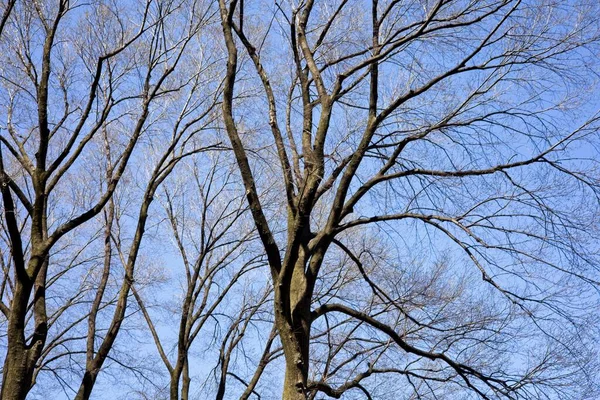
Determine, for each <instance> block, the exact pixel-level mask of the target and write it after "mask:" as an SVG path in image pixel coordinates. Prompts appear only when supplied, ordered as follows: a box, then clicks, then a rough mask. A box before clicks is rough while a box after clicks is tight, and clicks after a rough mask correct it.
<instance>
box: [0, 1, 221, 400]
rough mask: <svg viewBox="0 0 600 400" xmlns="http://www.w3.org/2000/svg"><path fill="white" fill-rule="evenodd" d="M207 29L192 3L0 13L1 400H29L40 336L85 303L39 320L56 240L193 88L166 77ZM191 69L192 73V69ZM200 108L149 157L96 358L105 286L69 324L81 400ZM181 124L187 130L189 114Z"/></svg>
mask: <svg viewBox="0 0 600 400" xmlns="http://www.w3.org/2000/svg"><path fill="white" fill-rule="evenodd" d="M208 17H209V14H207V13H206V10H205V9H201V8H200V7H197V5H196V2H193V1H191V2H185V1H184V2H175V1H158V2H156V1H151V0H148V1H139V2H138V1H132V2H127V3H117V2H113V1H95V2H92V3H90V4H79V3H77V2H72V1H69V0H59V1H55V2H44V3H42V2H37V1H34V2H10V3H8V5H7V7H5V10H4V14H3V18H2V22H1V25H0V27H1V28H2V32H1V34H2V42H1V45H0V46H1V47H2V64H3V68H2V71H1V73H0V74H1V79H2V88H1V96H2V118H3V126H2V133H1V136H0V179H1V181H2V182H1V191H2V200H3V214H4V218H3V227H4V229H5V231H6V237H7V238H8V240H7V245H8V246H7V247H6V250H7V251H6V253H5V252H4V251H3V253H4V254H3V255H9V256H10V261H9V262H7V263H5V264H4V265H5V267H6V268H5V270H4V279H3V283H2V293H1V295H2V307H1V311H2V313H3V314H4V315H5V317H6V319H7V320H8V324H7V328H6V332H7V343H6V346H7V352H6V356H5V359H4V367H3V373H2V394H1V397H2V398H3V399H24V398H25V396H26V395H27V393H28V392H29V390H30V389H31V387H32V385H33V383H34V380H35V377H36V375H37V373H38V372H39V370H40V368H41V367H42V365H43V363H42V362H41V361H42V360H41V358H42V357H46V356H48V351H49V350H50V349H49V348H48V347H47V346H46V341H47V338H48V329H49V327H51V326H52V325H53V324H54V323H56V319H57V318H58V317H60V316H61V315H62V314H63V312H64V311H65V310H66V309H67V308H69V307H71V306H73V305H74V300H81V298H80V297H79V296H78V297H75V298H72V299H69V300H68V301H67V303H66V304H64V305H62V306H61V307H60V308H58V310H54V309H53V308H54V304H52V305H51V306H50V308H51V309H50V310H49V309H48V305H47V296H46V295H47V289H48V288H49V285H52V284H54V283H56V279H58V278H60V277H61V276H62V275H64V274H65V273H66V272H67V270H68V269H65V270H64V271H60V272H58V273H57V274H52V275H50V276H49V275H48V271H49V270H54V271H55V272H56V269H55V268H53V265H52V260H51V257H52V256H53V255H56V254H59V250H60V243H61V240H62V239H64V238H65V237H67V236H69V235H75V234H76V233H75V231H76V230H77V229H78V228H79V227H81V226H82V225H83V224H85V223H86V222H88V221H90V220H91V219H93V218H94V217H95V216H97V215H98V214H99V213H101V211H102V210H103V209H104V207H105V205H106V204H107V203H108V202H109V201H110V199H111V197H112V196H113V194H114V192H115V190H116V188H117V186H118V184H119V182H120V181H121V180H122V177H123V176H124V175H125V174H126V172H127V171H126V169H127V167H128V166H129V165H130V164H131V163H132V160H134V159H135V156H134V154H135V150H136V149H137V148H138V147H140V146H139V144H140V141H141V140H143V138H144V136H145V135H148V134H149V133H148V132H150V131H151V129H150V128H149V127H150V126H152V125H156V124H158V123H159V122H158V121H160V120H161V118H160V116H161V113H163V109H164V108H165V107H168V106H169V104H170V103H174V102H173V99H174V98H175V97H176V94H177V93H179V92H182V91H184V90H187V88H189V87H190V86H191V85H190V84H189V83H190V82H194V74H198V73H199V72H198V70H194V68H190V69H188V70H187V71H186V75H185V76H183V75H179V74H178V73H177V72H176V71H177V68H178V66H179V64H180V63H182V58H183V56H184V50H185V49H186V47H187V46H188V45H189V44H190V42H191V41H192V40H193V39H194V38H196V36H197V33H198V31H199V29H200V27H202V26H203V24H204V22H205V20H206V18H208ZM175 27H177V29H175ZM191 58H192V61H191V62H187V64H188V66H192V67H194V66H196V67H197V66H199V65H201V63H196V59H194V58H193V57H191ZM194 64H195V65H194ZM200 68H202V67H200ZM208 99H210V97H209V98H208ZM157 100H160V105H157ZM179 103H181V102H179ZM212 105H214V101H213V102H212ZM188 106H189V104H188ZM200 108H201V107H200ZM200 108H198V107H196V108H194V110H193V111H194V112H198V114H197V115H194V117H192V118H185V120H184V118H183V117H182V118H181V119H180V120H179V121H178V122H179V125H177V126H176V127H175V128H174V129H173V135H172V136H171V137H170V138H169V139H170V140H167V141H163V144H165V145H164V148H163V149H161V150H159V149H158V148H155V150H156V151H157V153H158V154H159V156H157V157H156V158H157V161H156V164H155V168H154V171H153V173H152V174H151V177H150V179H149V181H148V183H147V186H146V190H145V192H144V195H143V199H142V200H141V202H140V210H139V217H138V222H137V227H136V229H135V235H134V239H133V241H132V244H131V249H130V251H129V253H128V254H127V257H128V261H127V263H126V265H125V277H124V278H123V281H122V282H123V285H122V286H121V289H120V291H119V294H118V298H117V299H116V300H115V302H114V304H115V307H116V308H115V311H114V315H113V318H112V321H111V323H110V326H109V328H108V331H107V332H106V334H105V335H103V338H102V341H101V344H100V345H99V346H98V348H96V347H95V346H96V339H97V338H96V335H97V332H96V330H95V328H96V327H95V325H96V322H95V319H96V314H97V313H98V309H99V307H100V306H101V305H102V298H103V292H104V288H105V286H104V285H105V283H104V284H102V283H101V284H100V285H99V287H98V288H97V293H96V294H97V296H96V298H95V300H94V301H93V306H92V310H91V312H90V314H89V318H87V317H88V315H87V314H84V315H83V316H80V317H78V318H76V320H75V323H78V322H82V321H84V320H85V321H88V322H89V332H88V337H87V342H88V343H87V358H88V359H87V365H86V370H85V375H84V378H83V382H82V384H81V389H80V391H79V392H80V393H79V394H78V398H82V399H85V398H88V397H89V395H90V392H91V389H92V387H93V384H94V382H95V379H96V376H97V374H98V371H99V370H100V368H101V367H102V364H103V362H104V361H105V360H106V357H107V356H108V353H109V351H110V349H111V348H112V345H113V343H114V341H115V338H116V335H117V333H118V331H119V328H120V326H121V323H122V321H123V318H124V316H125V309H126V306H127V299H128V296H129V290H130V287H131V283H132V281H133V268H134V264H135V261H136V257H137V253H138V250H139V246H140V242H141V239H142V235H143V233H144V231H145V223H146V219H147V217H148V211H149V207H150V204H151V202H152V199H153V196H154V193H155V192H156V190H157V187H158V185H160V183H161V182H162V181H163V180H164V179H165V177H166V176H167V175H168V174H169V173H170V171H171V170H172V169H173V168H174V166H175V165H176V164H177V162H178V161H179V160H181V159H182V158H183V157H186V156H188V155H191V154H194V153H197V152H198V151H202V150H204V149H205V148H204V147H202V146H199V143H198V142H197V141H196V140H192V136H194V133H195V132H197V131H198V129H199V128H198V126H200V125H201V124H199V122H200V121H202V120H203V119H204V117H206V115H207V114H206V113H208V112H209V111H210V110H211V109H212V106H211V107H207V108H206V109H205V110H202V109H200ZM157 110H158V111H157ZM180 111H181V112H182V114H183V115H184V116H185V117H189V114H187V113H186V112H187V111H189V110H186V109H185V107H184V108H182V109H181V110H180ZM203 112H204V114H203ZM170 122H173V123H175V121H174V120H173V119H170ZM167 136H168V135H167ZM94 163H97V164H96V165H98V164H100V165H102V166H104V167H105V168H104V170H105V172H104V173H103V174H102V175H103V176H100V177H97V176H93V173H94V171H97V170H96V169H94V168H91V166H92V165H94ZM91 183H94V184H91ZM140 183H141V182H140ZM14 198H16V202H15V200H14ZM109 209H110V210H109V211H108V215H109V216H108V217H107V220H106V226H107V228H106V232H107V233H106V234H105V235H104V236H105V238H106V239H107V246H108V248H107V249H106V252H108V253H110V241H109V240H108V239H109V236H110V231H111V224H112V218H113V215H114V207H110V208H109ZM89 240H92V239H91V238H90V239H89ZM83 242H84V243H85V240H84V241H83ZM85 247H86V246H85V245H84V246H83V248H85ZM107 263H108V264H109V263H110V254H108V255H107ZM105 268H108V267H107V266H105ZM49 278H50V279H49ZM5 301H6V302H5ZM75 303H76V302H75ZM49 311H50V312H51V314H50V315H49ZM49 317H50V318H49ZM71 327H72V326H71ZM57 334H58V338H57V337H53V338H52V341H51V342H50V343H49V345H50V346H52V347H54V346H56V345H63V344H64V342H63V341H62V339H60V336H61V335H64V334H65V331H57ZM55 339H57V340H58V342H56V341H55ZM67 340H68V339H67ZM67 354H70V352H68V353H67Z"/></svg>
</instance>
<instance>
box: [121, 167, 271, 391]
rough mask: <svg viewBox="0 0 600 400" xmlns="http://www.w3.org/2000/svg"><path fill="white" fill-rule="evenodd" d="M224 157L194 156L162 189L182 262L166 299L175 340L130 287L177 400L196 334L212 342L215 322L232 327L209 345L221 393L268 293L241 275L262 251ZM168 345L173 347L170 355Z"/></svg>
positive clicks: (186, 383) (185, 386) (253, 269)
mask: <svg viewBox="0 0 600 400" xmlns="http://www.w3.org/2000/svg"><path fill="white" fill-rule="evenodd" d="M211 158H212V160H211ZM225 160H226V157H225V156H214V157H209V156H207V157H203V158H199V157H196V158H195V159H194V161H193V162H190V163H188V166H187V168H185V169H182V173H181V174H179V175H177V176H173V177H172V178H171V179H170V180H171V181H174V180H175V181H176V182H174V183H172V184H171V185H170V186H169V188H165V190H164V194H163V195H162V196H161V198H162V199H161V201H162V202H163V203H164V209H165V213H166V220H167V221H168V224H169V225H170V230H171V236H172V238H173V239H172V241H173V242H174V244H175V248H176V249H177V253H178V259H180V260H181V264H182V267H183V269H184V273H183V274H178V275H182V281H183V282H182V285H181V286H182V288H181V290H182V293H178V294H177V295H176V296H175V298H176V299H177V302H176V303H174V304H170V306H169V309H171V310H172V311H171V312H172V313H173V315H174V316H177V318H176V319H173V318H169V320H173V322H170V323H169V324H171V325H173V326H177V329H173V330H172V331H170V332H169V336H170V337H173V339H174V340H169V338H165V337H162V338H161V334H160V333H159V332H160V329H159V328H160V323H161V322H162V323H163V324H164V323H165V322H164V321H160V319H158V318H157V316H156V315H154V316H153V315H152V314H153V313H152V309H151V308H150V307H148V306H147V301H146V300H144V299H143V298H142V294H143V293H142V294H140V293H138V291H136V290H135V289H134V291H133V294H134V295H135V298H136V300H137V303H138V305H139V307H140V309H141V312H142V314H143V316H144V319H145V321H146V323H147V325H148V327H149V329H150V332H151V334H152V338H153V341H154V344H155V345H156V348H157V350H158V353H159V355H160V358H161V360H162V362H163V363H164V365H165V367H166V369H167V371H168V372H169V375H170V383H169V393H170V394H169V396H170V398H171V399H175V400H176V399H180V398H181V399H189V398H190V385H191V380H192V376H190V352H191V351H192V349H193V347H192V345H194V342H195V341H196V339H201V338H202V335H203V334H204V335H208V337H209V338H210V339H209V340H207V339H204V340H202V341H203V342H206V341H214V340H215V338H214V337H213V333H211V331H213V332H214V331H215V330H217V327H218V326H229V327H228V328H227V332H226V333H225V334H224V339H223V344H222V347H221V349H220V350H218V349H217V348H214V350H215V352H217V353H219V356H218V357H219V364H220V371H221V374H220V383H219V388H218V390H217V391H218V394H216V398H223V395H224V393H225V384H226V376H227V371H228V368H229V364H230V360H231V355H232V353H233V352H234V350H235V348H236V347H237V345H238V344H239V343H240V341H241V340H242V338H243V337H244V333H245V331H246V329H247V327H248V324H250V323H252V322H253V317H254V315H255V314H256V313H257V312H258V311H260V310H261V309H262V308H263V305H264V303H265V301H266V300H267V298H268V294H269V293H270V290H269V289H268V287H267V288H264V287H263V288H261V287H260V286H261V285H260V282H258V284H259V286H258V287H257V288H254V289H253V288H252V287H251V285H249V284H248V282H246V283H245V284H244V280H247V279H251V278H246V275H248V274H256V273H257V269H259V268H261V267H263V266H264V261H263V260H262V254H261V253H260V252H256V253H255V254H252V251H250V250H251V248H252V247H255V246H252V245H251V242H252V241H255V240H256V237H255V232H254V230H253V229H252V225H251V224H248V221H247V218H246V217H245V214H246V211H247V207H245V205H244V199H243V197H242V196H240V194H239V190H237V184H236V182H235V181H234V179H233V173H234V171H233V169H232V168H231V166H227V164H225V162H224V161H225ZM222 164H225V166H223V165H222ZM177 178H178V179H177ZM235 193H237V195H236V194H235ZM190 199H194V200H193V201H192V200H190ZM177 286H179V285H177ZM255 286H256V285H255ZM237 287H240V288H239V289H236V288H237ZM240 290H241V291H242V293H241V294H239V293H238V294H237V296H236V293H235V292H239V291H240ZM256 291H262V295H259V296H258V298H257V299H256V301H252V298H253V297H255V296H253V292H256ZM238 296H241V297H242V300H240V299H239V298H238ZM153 303H157V306H155V307H154V308H158V305H160V301H159V300H155V301H153ZM169 303H173V302H169ZM169 303H168V304H169ZM163 307H164V306H163ZM263 311H264V310H263ZM215 324H217V327H216V326H215ZM211 327H212V329H211ZM205 332H208V333H205ZM170 342H174V344H172V345H171V344H169V343H170ZM170 348H174V349H175V350H174V355H173V356H172V357H170V355H169V349H170ZM203 361H204V363H207V362H208V361H207V360H203ZM192 369H193V367H192ZM192 373H194V371H193V370H192Z"/></svg>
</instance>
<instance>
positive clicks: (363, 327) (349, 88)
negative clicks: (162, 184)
mask: <svg viewBox="0 0 600 400" xmlns="http://www.w3.org/2000/svg"><path fill="white" fill-rule="evenodd" d="M219 7H220V13H221V22H222V30H223V37H224V40H225V44H226V46H227V54H228V60H227V71H226V80H225V85H224V96H223V97H224V100H223V118H224V125H225V129H226V131H227V134H228V136H229V139H230V142H231V145H232V147H233V152H234V154H235V157H236V159H237V163H238V168H239V171H240V174H241V176H242V180H243V184H244V188H245V191H246V196H247V201H248V204H249V207H250V211H251V214H252V217H253V219H254V223H255V225H256V228H257V230H258V233H259V236H260V239H261V242H262V245H263V247H264V250H265V252H266V255H267V258H268V262H269V266H270V269H271V275H272V280H273V287H274V291H275V299H274V314H275V315H274V316H275V320H276V326H277V330H278V333H279V338H280V340H281V343H282V345H283V351H284V353H285V362H286V370H285V380H284V384H283V398H284V399H305V398H309V397H310V398H313V397H315V395H316V393H317V392H322V393H324V394H326V395H329V396H332V397H336V398H339V397H342V396H344V395H346V394H347V393H348V392H350V391H351V390H352V391H355V390H356V391H360V392H362V393H361V396H366V397H368V398H385V397H386V396H385V395H383V394H378V395H376V394H375V393H376V388H375V387H376V386H377V384H375V383H373V384H369V382H379V383H381V382H382V380H383V382H386V386H387V387H388V388H389V390H390V391H393V393H394V395H390V396H391V397H390V398H398V397H396V396H397V395H398V393H400V394H401V395H402V393H404V394H405V396H406V398H439V396H441V397H444V398H455V397H456V398H464V397H467V396H471V395H472V396H476V397H480V398H570V397H578V396H583V397H585V398H589V397H590V396H591V397H594V396H595V394H592V393H594V392H593V388H594V387H596V388H597V380H596V378H595V377H594V376H593V370H594V365H593V362H592V360H593V359H594V356H593V354H594V351H595V350H596V349H595V348H594V347H595V346H589V334H590V332H591V331H592V330H593V329H594V324H595V323H592V322H591V321H592V319H591V316H592V314H593V313H594V310H596V309H597V307H598V296H597V289H598V283H599V280H598V260H597V250H598V248H597V237H598V236H597V234H598V232H597V227H598V224H597V221H598V215H599V214H598V211H599V208H598V205H599V204H598V189H599V187H598V175H597V168H598V165H597V160H598V154H597V147H596V146H597V133H598V114H596V113H595V110H594V99H593V97H591V95H592V93H593V90H589V88H590V87H592V88H596V86H595V84H596V82H595V76H597V73H598V66H599V65H598V44H599V42H598V39H599V35H600V25H599V24H598V21H597V19H596V18H595V17H591V16H593V15H598V12H600V10H599V9H598V4H597V2H589V1H573V2H557V1H544V0H540V1H537V0H533V1H527V0H484V1H453V0H438V1H395V0H390V1H378V0H375V1H372V2H369V4H367V3H365V2H353V1H347V0H341V1H323V2H315V1H312V0H307V1H301V2H277V3H275V4H274V5H273V4H266V3H265V4H262V3H260V4H256V3H253V4H248V2H244V1H241V0H240V1H238V0H231V1H227V0H220V1H219ZM267 10H268V12H267ZM246 57H247V58H246ZM240 60H247V61H248V62H240ZM289 66H292V67H289ZM286 71H287V73H288V74H287V77H286V76H285V73H286ZM252 76H254V77H256V78H252ZM250 79H254V82H256V81H258V84H260V85H261V86H262V89H263V90H262V95H261V100H260V101H258V100H254V105H253V104H251V103H250V102H247V101H246V102H245V101H242V100H240V99H239V98H238V96H237V94H238V93H242V92H241V91H240V92H236V87H239V85H240V84H243V85H244V87H243V88H244V89H243V90H246V89H247V87H248V83H247V82H248V80H250ZM240 82H242V83H240ZM261 108H262V109H261ZM261 118H262V119H261ZM261 121H262V122H261ZM249 126H251V127H252V129H248V127H249ZM586 146H587V148H586ZM266 165H269V167H270V168H274V166H275V165H277V166H278V171H277V174H278V175H279V179H278V180H279V182H280V184H279V185H278V186H277V188H278V189H279V190H280V192H281V196H280V199H282V202H281V203H280V204H281V205H282V207H274V206H273V205H272V204H271V203H269V202H265V199H264V198H261V191H262V189H263V188H264V187H265V185H273V183H272V179H271V182H266V181H265V180H264V179H262V178H260V169H261V168H266V167H265V166H266ZM257 176H258V178H257ZM284 199H285V200H284ZM282 209H285V211H284V212H281V210H282ZM278 224H279V225H278ZM284 224H286V227H285V228H284V229H283V230H284V233H281V230H280V229H279V227H280V226H281V225H284ZM369 232H370V234H371V235H373V234H377V235H378V236H379V237H380V238H381V240H383V241H384V243H385V242H386V238H389V239H387V243H388V244H389V246H388V247H387V255H385V254H384V256H383V257H381V256H378V257H374V256H373V252H371V251H369V249H365V248H362V247H356V248H355V247H354V246H353V245H352V244H350V243H351V241H353V240H355V239H353V238H354V237H356V236H357V235H358V237H360V236H361V235H364V234H367V233H369ZM422 242H425V243H428V246H427V249H428V251H427V252H420V254H425V256H424V259H423V261H422V262H421V263H416V264H415V263H414V262H413V263H412V264H413V265H417V266H418V267H414V268H411V267H410V265H411V263H410V262H409V261H410V259H411V258H412V257H408V258H403V257H398V256H395V255H394V254H396V255H401V254H403V255H406V253H408V255H409V256H410V250H411V249H413V248H414V249H416V248H418V247H419V246H420V243H422ZM446 253H449V254H454V255H455V257H457V259H456V260H455V261H452V262H451V263H450V264H448V263H446V262H442V261H443V258H444V257H441V256H442V255H444V256H447V254H446ZM413 256H414V255H413ZM377 258H379V260H378V261H377V262H375V263H374V262H372V259H377ZM335 259H338V260H340V259H341V260H343V262H341V263H339V264H338V265H337V268H335V269H333V270H332V269H330V268H326V266H327V265H328V264H330V263H332V262H333V260H335ZM451 260H452V257H451ZM368 264H372V265H370V266H369V265H368ZM436 265H437V266H436ZM384 267H385V268H384ZM328 271H329V272H328ZM332 271H333V272H332ZM335 271H337V277H336V276H330V274H332V273H335ZM351 271H352V272H351ZM411 271H412V272H413V273H414V272H415V271H421V272H422V274H423V275H421V276H420V278H419V279H418V280H415V281H414V282H413V284H414V285H415V287H417V288H420V287H422V289H419V290H423V291H425V293H428V291H430V292H429V295H427V296H424V295H423V293H418V292H414V291H408V292H403V290H402V287H403V286H405V287H406V286H407V285H408V286H410V284H411V282H410V281H408V282H405V280H406V279H409V280H410V279H416V277H411ZM440 271H452V272H451V273H447V272H445V273H441V272H440ZM428 274H430V275H431V276H428ZM455 274H458V276H466V278H465V279H464V282H468V283H469V285H464V284H462V283H460V281H461V280H459V279H456V278H452V276H453V275H455ZM324 276H325V279H324ZM473 276H479V277H480V279H479V280H474V279H472V277H473ZM344 277H346V278H347V279H350V282H349V283H348V281H347V279H346V284H343V285H338V286H339V287H336V286H335V285H336V282H338V281H339V279H341V278H344ZM467 278H468V279H467ZM453 279H454V282H453ZM357 280H359V281H360V284H359V283H358V281H357ZM382 280H383V281H382ZM427 282H429V284H427V285H425V283H427ZM322 284H323V285H328V284H332V285H334V286H330V287H327V286H325V287H322V286H321V285H322ZM348 285H350V287H353V286H354V289H353V291H352V295H348V292H347V291H346V292H345V291H344V290H343V289H344V287H346V286H348ZM428 287H430V288H432V289H428ZM444 289H445V290H444ZM459 289H460V290H459ZM489 289H492V290H489ZM431 291H432V292H431ZM477 293H480V294H481V293H484V294H485V295H480V296H477V295H476V294H477ZM321 294H324V295H321ZM359 294H361V295H362V296H363V297H358V295H359ZM405 296H407V297H405ZM436 299H437V300H436ZM428 302H431V304H428ZM457 302H463V306H462V307H458V306H456V303H457ZM323 321H325V322H323ZM519 331H521V332H522V333H519ZM311 336H313V337H314V339H311ZM323 337H325V338H327V339H328V340H329V343H328V345H327V346H326V347H325V348H326V349H327V352H326V354H327V355H326V356H325V359H323V353H321V356H317V357H316V358H317V359H318V360H320V363H317V365H320V364H321V365H322V364H323V363H324V365H322V366H321V367H320V368H319V369H320V371H316V370H314V369H313V370H311V365H310V359H311V348H313V347H314V346H312V345H311V344H312V343H313V342H314V341H315V340H316V341H318V340H319V339H318V338H323ZM332 337H335V340H334V339H332ZM369 342H372V343H371V345H369V346H371V347H370V348H368V346H367V345H365V343H369ZM352 343H359V345H360V346H362V347H360V350H357V349H356V348H354V350H353V351H349V350H348V349H349V348H352ZM361 343H362V344H361ZM317 347H319V346H317ZM353 352H354V353H355V355H351V356H347V360H346V361H343V360H342V361H340V362H339V363H338V362H337V361H335V359H336V357H338V356H337V355H336V354H334V353H337V354H339V356H340V357H343V356H344V353H346V354H348V353H353ZM363 356H364V357H363ZM386 359H389V360H390V361H388V362H387V363H386V361H385V360H386ZM390 363H392V364H390ZM394 363H396V365H394ZM317 372H320V374H321V375H320V376H319V374H318V373H317ZM336 374H337V376H336ZM398 376H399V377H401V378H402V379H400V380H399V379H397V377H398ZM386 377H387V378H386ZM399 382H403V383H404V385H400V384H399ZM407 388H408V390H407ZM590 390H591V392H590ZM403 391H405V392H403ZM351 393H354V392H351ZM357 393H358V392H357Z"/></svg>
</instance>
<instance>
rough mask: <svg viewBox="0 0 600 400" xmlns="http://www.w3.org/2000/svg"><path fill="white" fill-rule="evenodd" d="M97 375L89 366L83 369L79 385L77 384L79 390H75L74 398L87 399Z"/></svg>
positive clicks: (77, 399) (78, 399)
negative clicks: (83, 372)
mask: <svg viewBox="0 0 600 400" xmlns="http://www.w3.org/2000/svg"><path fill="white" fill-rule="evenodd" d="M97 376H98V374H97V372H95V371H92V370H90V369H89V368H88V369H87V370H86V371H85V374H84V375H83V379H82V380H81V385H80V386H79V390H78V391H77V395H76V396H75V399H74V400H87V399H89V398H90V395H91V394H92V389H93V388H94V384H95V383H96V377H97Z"/></svg>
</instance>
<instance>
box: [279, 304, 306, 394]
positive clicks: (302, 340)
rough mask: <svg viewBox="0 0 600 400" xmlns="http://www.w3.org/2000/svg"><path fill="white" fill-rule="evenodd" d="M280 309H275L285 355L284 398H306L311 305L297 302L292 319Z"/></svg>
mask: <svg viewBox="0 0 600 400" xmlns="http://www.w3.org/2000/svg"><path fill="white" fill-rule="evenodd" d="M276 297H277V296H276ZM276 303H277V302H276ZM276 307H277V306H276ZM307 307H308V308H307ZM279 311H280V310H277V309H276V310H275V313H276V323H277V329H278V331H279V337H280V340H281V343H282V346H283V352H284V355H285V379H284V383H283V394H282V399H283V400H305V399H306V398H307V396H308V393H307V390H306V387H307V380H308V368H309V358H308V354H309V346H310V340H309V339H310V306H309V305H306V304H304V302H303V301H300V302H299V303H296V305H295V307H294V311H292V313H291V315H292V320H291V321H290V320H289V319H287V318H285V317H284V316H283V313H280V312H279Z"/></svg>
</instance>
